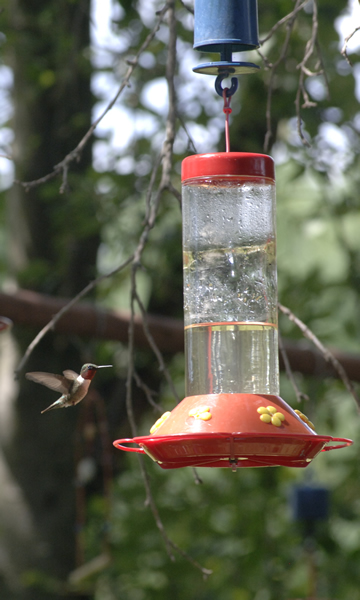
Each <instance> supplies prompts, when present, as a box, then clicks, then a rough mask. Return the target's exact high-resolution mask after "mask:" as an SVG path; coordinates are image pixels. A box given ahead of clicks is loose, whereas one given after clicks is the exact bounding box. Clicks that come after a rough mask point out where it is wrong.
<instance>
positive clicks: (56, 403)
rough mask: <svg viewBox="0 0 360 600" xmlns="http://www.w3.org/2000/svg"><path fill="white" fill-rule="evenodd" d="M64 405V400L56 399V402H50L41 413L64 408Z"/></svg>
mask: <svg viewBox="0 0 360 600" xmlns="http://www.w3.org/2000/svg"><path fill="white" fill-rule="evenodd" d="M63 407H64V404H63V403H62V402H59V400H56V401H55V402H53V403H52V404H50V406H48V407H47V408H44V410H42V411H41V414H44V413H46V412H47V411H48V410H54V408H63Z"/></svg>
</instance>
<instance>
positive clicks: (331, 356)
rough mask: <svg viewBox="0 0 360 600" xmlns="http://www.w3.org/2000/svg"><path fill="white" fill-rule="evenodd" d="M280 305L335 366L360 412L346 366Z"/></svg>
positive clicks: (358, 399) (357, 398)
mask: <svg viewBox="0 0 360 600" xmlns="http://www.w3.org/2000/svg"><path fill="white" fill-rule="evenodd" d="M278 306H279V309H280V310H281V312H282V313H283V314H284V315H286V316H287V317H288V318H289V319H290V321H292V322H293V323H295V325H297V327H299V329H300V330H301V332H302V333H303V335H304V336H305V337H306V338H307V339H308V340H310V341H311V342H312V343H313V344H314V346H316V348H317V349H318V350H319V352H320V353H321V354H322V356H323V357H324V359H325V360H326V361H327V362H329V363H330V364H331V365H332V366H333V368H334V369H335V371H336V372H337V374H338V376H339V378H340V379H341V380H342V382H343V383H344V385H345V387H346V389H347V390H348V392H349V393H350V394H351V395H352V397H353V398H354V400H355V402H356V405H357V408H358V410H359V412H360V398H359V396H358V395H357V393H356V391H355V388H354V386H353V384H352V383H351V381H350V379H349V377H348V376H347V373H346V371H345V369H344V367H343V366H342V365H341V363H340V362H339V361H338V359H337V358H336V357H335V356H334V354H332V353H331V352H330V350H328V349H327V348H325V346H323V344H322V343H321V342H320V340H319V339H318V338H317V337H316V335H315V334H314V333H313V332H312V331H311V330H310V329H309V328H308V327H307V326H306V325H305V323H303V322H302V321H301V320H300V319H299V318H298V317H296V316H295V315H294V314H293V313H292V312H291V310H290V309H289V308H287V307H286V306H283V305H282V304H278Z"/></svg>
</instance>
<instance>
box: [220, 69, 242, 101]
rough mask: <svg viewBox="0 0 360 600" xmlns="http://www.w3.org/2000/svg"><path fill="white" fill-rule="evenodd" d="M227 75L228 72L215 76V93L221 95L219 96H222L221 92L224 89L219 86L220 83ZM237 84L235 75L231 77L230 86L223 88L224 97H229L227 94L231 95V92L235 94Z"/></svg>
mask: <svg viewBox="0 0 360 600" xmlns="http://www.w3.org/2000/svg"><path fill="white" fill-rule="evenodd" d="M227 77H229V73H227V72H226V73H220V74H219V75H218V76H217V78H216V79H215V90H216V93H217V94H218V95H219V96H221V98H223V93H224V89H223V88H222V87H221V84H222V82H223V80H224V79H226V78H227ZM238 85H239V82H238V80H237V77H232V78H231V87H230V88H225V89H226V97H227V98H229V96H232V95H233V94H235V92H236V90H237V89H238Z"/></svg>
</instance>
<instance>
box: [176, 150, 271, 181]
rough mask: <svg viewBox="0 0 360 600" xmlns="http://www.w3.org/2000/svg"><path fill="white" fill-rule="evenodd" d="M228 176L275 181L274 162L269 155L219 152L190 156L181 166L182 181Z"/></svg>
mask: <svg viewBox="0 0 360 600" xmlns="http://www.w3.org/2000/svg"><path fill="white" fill-rule="evenodd" d="M227 175H231V176H236V175H237V176H239V177H263V178H266V179H271V180H273V181H275V166H274V161H273V159H272V158H271V156H268V155H267V154H252V153H249V152H217V153H214V154H194V155H193V156H188V157H187V158H185V159H184V160H183V162H182V165H181V181H187V180H188V179H194V178H196V177H216V176H218V177H219V176H227Z"/></svg>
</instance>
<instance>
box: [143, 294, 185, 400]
mask: <svg viewBox="0 0 360 600" xmlns="http://www.w3.org/2000/svg"><path fill="white" fill-rule="evenodd" d="M135 300H136V302H137V303H138V305H139V307H140V310H141V315H142V318H143V327H144V332H145V335H146V337H147V339H148V342H149V344H150V347H151V349H152V351H153V352H154V354H155V356H156V358H157V360H158V363H159V368H160V371H161V372H162V373H164V376H165V379H166V381H167V382H168V384H169V387H170V389H171V391H172V393H173V395H174V398H175V400H176V402H177V403H179V402H180V398H179V395H178V393H177V391H176V388H175V386H174V382H173V380H172V377H171V375H170V373H169V371H168V369H167V367H166V365H165V361H164V358H163V356H162V354H161V352H160V350H159V348H158V347H157V345H156V343H155V340H154V338H153V336H152V335H151V333H150V329H149V325H148V322H147V314H146V310H145V308H144V305H143V303H142V302H141V299H140V297H139V295H138V293H137V291H136V290H135Z"/></svg>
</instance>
